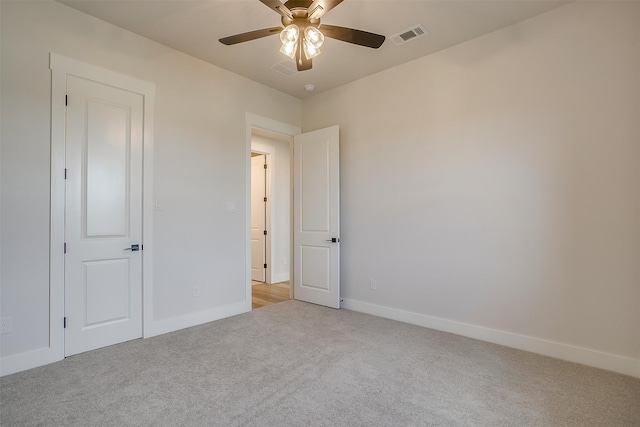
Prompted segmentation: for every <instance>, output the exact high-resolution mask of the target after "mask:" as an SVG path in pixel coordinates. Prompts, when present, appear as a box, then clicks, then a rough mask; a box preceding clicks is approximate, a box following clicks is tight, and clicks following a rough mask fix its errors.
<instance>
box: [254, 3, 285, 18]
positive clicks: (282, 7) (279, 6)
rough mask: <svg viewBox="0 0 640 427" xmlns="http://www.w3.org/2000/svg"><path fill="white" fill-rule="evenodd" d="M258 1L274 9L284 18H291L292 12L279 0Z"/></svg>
mask: <svg viewBox="0 0 640 427" xmlns="http://www.w3.org/2000/svg"><path fill="white" fill-rule="evenodd" d="M260 2H261V3H262V4H264V5H265V6H267V7H268V8H269V9H272V10H275V11H276V12H277V13H279V14H280V15H282V16H284V17H285V18H289V19H293V14H292V13H291V11H290V10H289V8H287V6H285V5H284V4H283V3H282V2H281V1H280V0H260Z"/></svg>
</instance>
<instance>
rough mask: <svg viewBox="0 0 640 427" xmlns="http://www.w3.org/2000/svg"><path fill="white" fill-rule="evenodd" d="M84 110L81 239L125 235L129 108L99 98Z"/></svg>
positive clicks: (126, 220) (88, 103)
mask: <svg viewBox="0 0 640 427" xmlns="http://www.w3.org/2000/svg"><path fill="white" fill-rule="evenodd" d="M86 108H87V111H86V118H85V119H86V121H87V123H86V124H85V128H86V129H87V130H88V132H90V133H89V135H88V138H87V139H86V141H85V142H86V147H85V149H86V166H85V171H86V186H85V191H86V193H85V194H84V197H85V198H86V210H85V214H86V222H85V224H86V232H85V237H99V236H105V237H106V236H126V235H127V228H128V227H127V226H128V224H127V222H128V219H129V218H128V217H129V216H128V203H127V202H128V200H127V199H128V197H127V196H128V191H127V169H128V161H127V158H128V154H129V138H128V135H127V132H128V127H129V126H128V122H129V109H128V107H127V106H125V105H113V104H110V103H107V102H105V101H103V100H99V99H89V100H87V104H86Z"/></svg>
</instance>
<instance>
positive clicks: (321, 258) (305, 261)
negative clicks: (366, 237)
mask: <svg viewBox="0 0 640 427" xmlns="http://www.w3.org/2000/svg"><path fill="white" fill-rule="evenodd" d="M339 144H340V142H339V128H338V127H337V126H334V127H330V128H326V129H321V130H318V131H314V132H309V133H305V134H301V135H298V136H296V137H295V138H294V184H293V185H294V236H293V240H294V248H295V249H294V293H293V295H294V298H295V299H299V300H302V301H307V302H312V303H315V304H320V305H325V306H328V307H333V308H340V239H339V237H340V163H339V162H340V153H339V150H340V145H339ZM332 239H335V241H333V242H332Z"/></svg>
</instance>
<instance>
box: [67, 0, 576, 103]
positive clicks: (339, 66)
mask: <svg viewBox="0 0 640 427" xmlns="http://www.w3.org/2000/svg"><path fill="white" fill-rule="evenodd" d="M60 1H61V2H62V3H64V4H66V5H68V6H71V7H73V8H75V9H77V10H80V11H82V12H85V13H87V14H89V15H93V16H95V17H97V18H100V19H102V20H104V21H107V22H110V23H112V24H114V25H117V26H119V27H121V28H125V29H127V30H129V31H132V32H134V33H137V34H140V35H142V36H144V37H147V38H149V39H151V40H155V41H157V42H159V43H162V44H164V45H166V46H170V47H172V48H174V49H177V50H179V51H182V52H184V53H186V54H189V55H192V56H194V57H196V58H199V59H202V60H203V61H206V62H209V63H211V64H213V65H217V66H219V67H222V68H225V69H227V70H229V71H232V72H234V73H237V74H241V75H243V76H245V77H248V78H249V79H252V80H255V81H257V82H260V83H263V84H265V85H267V86H271V87H273V88H275V89H278V90H281V91H283V92H286V93H288V94H290V95H293V96H295V97H298V98H305V97H307V96H310V95H311V94H317V93H319V92H323V91H326V90H329V89H332V88H334V87H337V86H340V85H343V84H345V83H348V82H351V81H354V80H357V79H359V78H362V77H365V76H367V75H370V74H373V73H376V72H379V71H382V70H384V69H387V68H390V67H394V66H396V65H399V64H402V63H405V62H408V61H411V60H414V59H417V58H420V57H422V56H425V55H428V54H430V53H433V52H436V51H438V50H441V49H445V48H447V47H450V46H453V45H455V44H458V43H461V42H464V41H466V40H471V39H473V38H476V37H478V36H481V35H483V34H487V33H489V32H491V31H495V30H497V29H500V28H504V27H506V26H509V25H511V24H514V23H516V22H520V21H523V20H525V19H528V18H530V17H532V16H535V15H538V14H540V13H543V12H545V11H548V10H550V9H553V8H555V7H558V6H561V5H562V4H565V3H568V1H562V0H552V1H544V0H498V1H486V0H466V1H465V0H411V1H403V0H345V1H344V2H343V3H341V4H339V5H338V6H337V7H336V8H335V9H333V10H331V11H329V12H328V13H327V14H326V15H325V16H324V17H323V18H322V22H323V23H326V24H332V25H339V26H344V27H351V28H356V29H359V30H364V31H369V32H373V33H378V34H382V35H385V36H387V40H386V41H385V42H384V44H383V45H382V47H380V48H379V49H377V50H376V49H369V48H366V47H361V46H357V45H352V44H349V43H344V42H341V41H337V40H333V39H328V38H327V39H326V41H325V44H324V45H323V47H322V54H321V55H320V56H318V57H317V58H315V59H314V60H313V69H311V70H308V71H302V72H295V73H294V74H293V75H290V76H285V75H283V74H281V73H278V72H276V71H274V70H272V69H271V67H272V66H273V65H275V64H277V63H279V62H282V61H288V64H287V65H288V66H289V67H290V68H293V69H295V64H294V62H293V60H290V59H288V58H287V57H285V56H284V55H283V54H281V53H280V52H279V49H280V39H279V37H278V36H277V35H274V36H269V37H265V38H262V39H259V40H254V41H250V42H246V43H241V44H237V45H233V46H224V45H223V44H221V43H220V42H218V39H219V38H221V37H226V36H230V35H234V34H238V33H244V32H247V31H252V30H256V29H261V28H268V27H274V26H278V25H280V16H279V15H278V14H276V13H275V12H274V11H272V10H271V9H269V8H268V7H266V6H265V5H263V4H262V3H260V2H259V1H258V0H169V1H167V0H91V1H87V0H60ZM418 24H422V25H423V26H424V27H425V29H426V30H427V31H428V34H427V35H426V36H423V37H420V38H416V39H414V40H411V41H409V42H407V43H405V44H402V45H396V44H394V43H393V42H392V41H391V40H390V38H389V36H392V35H394V34H397V33H399V32H403V31H404V30H406V29H408V28H411V27H414V26H416V25H418ZM309 83H311V84H313V85H314V86H315V90H314V92H312V93H310V92H307V91H305V88H304V86H305V85H306V84H309Z"/></svg>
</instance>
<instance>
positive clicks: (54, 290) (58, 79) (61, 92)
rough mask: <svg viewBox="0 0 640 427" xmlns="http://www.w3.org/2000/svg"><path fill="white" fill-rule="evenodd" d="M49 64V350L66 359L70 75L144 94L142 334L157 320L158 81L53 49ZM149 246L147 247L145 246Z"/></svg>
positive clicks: (55, 358)
mask: <svg viewBox="0 0 640 427" xmlns="http://www.w3.org/2000/svg"><path fill="white" fill-rule="evenodd" d="M49 68H50V69H51V74H52V75H51V216H50V218H51V223H50V233H51V236H50V248H49V251H50V258H49V263H50V264H49V289H50V298H49V304H50V306H49V316H50V319H49V349H50V350H51V357H52V358H53V359H54V360H51V361H55V360H62V359H64V351H65V350H64V328H63V319H64V314H65V311H64V292H65V273H64V251H63V248H64V237H65V225H64V216H65V178H64V174H65V139H66V106H65V95H66V86H67V75H73V76H77V77H80V78H84V79H88V80H93V81H97V82H100V83H104V84H107V85H111V86H114V87H117V88H120V89H124V90H128V91H130V92H134V93H138V94H140V95H142V97H143V141H142V144H143V145H142V153H143V161H142V241H141V242H140V243H141V244H142V245H143V251H141V253H140V255H141V256H142V336H143V337H147V336H148V335H149V330H150V327H151V324H152V321H153V305H152V304H153V268H152V267H153V262H152V260H153V100H154V97H155V84H153V83H150V82H147V81H144V80H140V79H137V78H134V77H130V76H127V75H124V74H120V73H116V72H114V71H111V70H107V69H105V68H102V67H98V66H95V65H92V64H88V63H85V62H82V61H78V60H76V59H72V58H68V57H65V56H62V55H59V54H56V53H53V52H51V53H50V65H49ZM144 245H146V248H144Z"/></svg>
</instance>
